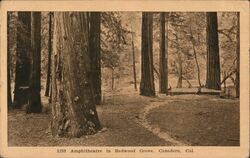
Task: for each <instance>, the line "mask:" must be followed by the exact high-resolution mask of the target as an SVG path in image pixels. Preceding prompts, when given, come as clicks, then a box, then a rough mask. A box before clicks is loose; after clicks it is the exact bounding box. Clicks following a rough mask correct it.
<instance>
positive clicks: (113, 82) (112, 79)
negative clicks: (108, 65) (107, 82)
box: [111, 68, 115, 91]
mask: <svg viewBox="0 0 250 158" xmlns="http://www.w3.org/2000/svg"><path fill="white" fill-rule="evenodd" d="M114 85H115V77H114V68H112V69H111V89H112V91H113V90H114Z"/></svg>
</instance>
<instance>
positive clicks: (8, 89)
mask: <svg viewBox="0 0 250 158" xmlns="http://www.w3.org/2000/svg"><path fill="white" fill-rule="evenodd" d="M7 27H8V28H7V38H8V39H7V86H8V87H7V91H8V92H7V95H8V109H10V108H11V107H12V97H11V77H10V12H8V13H7Z"/></svg>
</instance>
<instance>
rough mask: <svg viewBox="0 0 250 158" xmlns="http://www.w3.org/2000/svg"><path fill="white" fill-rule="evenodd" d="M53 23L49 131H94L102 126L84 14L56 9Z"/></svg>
mask: <svg viewBox="0 0 250 158" xmlns="http://www.w3.org/2000/svg"><path fill="white" fill-rule="evenodd" d="M54 22H55V23H54V36H53V38H54V40H53V45H54V46H53V56H52V61H53V64H52V122H51V129H52V134H53V136H60V137H80V136H82V135H87V134H94V133H96V132H97V131H98V130H99V129H100V128H101V125H100V122H99V119H98V115H97V111H96V106H95V98H94V90H93V85H92V84H93V82H92V70H91V60H90V53H89V35H88V33H89V30H88V21H87V13H84V12H56V13H55V15H54Z"/></svg>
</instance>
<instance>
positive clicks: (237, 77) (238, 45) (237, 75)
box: [235, 12, 240, 98]
mask: <svg viewBox="0 0 250 158" xmlns="http://www.w3.org/2000/svg"><path fill="white" fill-rule="evenodd" d="M237 18H238V19H237V36H236V38H237V48H236V56H237V69H236V80H235V81H236V97H237V98H239V97H240V13H239V12H237Z"/></svg>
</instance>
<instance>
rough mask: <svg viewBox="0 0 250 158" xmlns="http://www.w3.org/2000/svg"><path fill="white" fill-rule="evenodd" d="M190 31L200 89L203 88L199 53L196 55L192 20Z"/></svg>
mask: <svg viewBox="0 0 250 158" xmlns="http://www.w3.org/2000/svg"><path fill="white" fill-rule="evenodd" d="M189 31H190V35H191V38H192V39H191V40H190V41H191V44H192V48H193V52H194V59H195V64H196V68H197V79H198V83H199V87H201V79H200V78H201V77H200V67H199V63H198V58H197V53H196V49H195V41H194V36H193V32H192V27H191V20H190V25H189Z"/></svg>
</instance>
